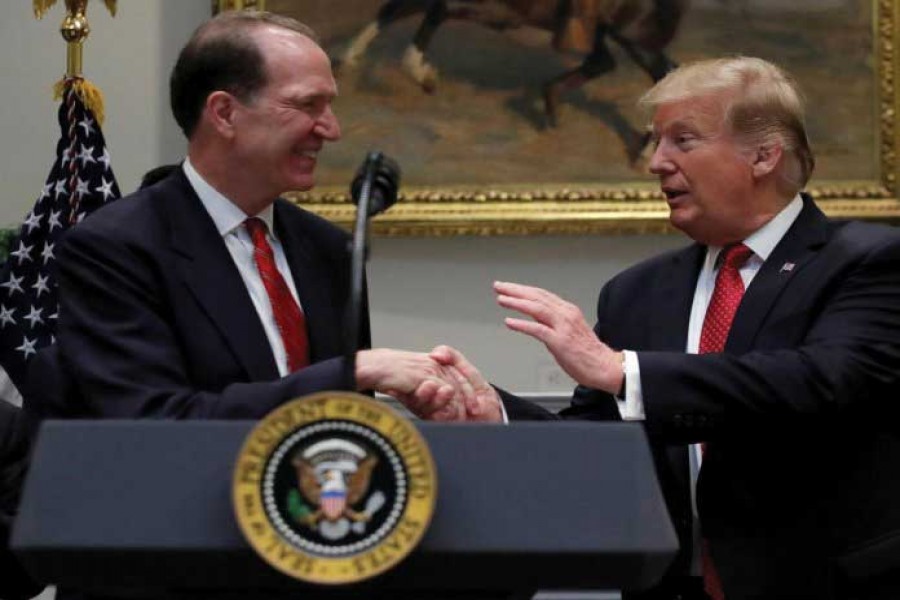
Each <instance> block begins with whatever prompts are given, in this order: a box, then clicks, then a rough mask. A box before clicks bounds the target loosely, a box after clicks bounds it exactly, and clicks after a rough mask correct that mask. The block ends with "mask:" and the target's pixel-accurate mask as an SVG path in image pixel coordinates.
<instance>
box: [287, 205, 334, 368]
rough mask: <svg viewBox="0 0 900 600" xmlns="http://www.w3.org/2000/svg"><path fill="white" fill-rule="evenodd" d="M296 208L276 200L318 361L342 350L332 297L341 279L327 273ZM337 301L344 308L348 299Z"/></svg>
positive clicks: (312, 352) (314, 358)
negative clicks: (334, 284) (335, 282)
mask: <svg viewBox="0 0 900 600" xmlns="http://www.w3.org/2000/svg"><path fill="white" fill-rule="evenodd" d="M293 210H294V208H293V207H291V206H288V205H286V203H285V202H284V201H282V200H278V201H276V202H275V229H276V231H277V233H278V238H279V239H280V240H281V245H282V247H283V248H284V254H285V257H286V258H287V261H288V265H289V266H290V268H291V275H292V276H293V278H294V286H295V287H296V289H297V296H299V298H300V304H301V305H302V307H303V314H304V316H305V317H306V327H307V332H308V334H309V349H310V360H311V361H312V362H315V361H317V360H320V359H321V358H322V357H323V356H332V355H335V354H337V353H338V352H339V351H340V326H339V325H338V326H336V324H335V319H334V317H333V314H334V311H335V306H333V303H334V300H335V299H332V294H331V289H332V285H331V279H332V278H333V277H337V278H339V277H340V275H339V274H334V273H330V272H328V271H327V269H326V268H325V263H323V261H322V260H321V259H320V258H317V251H316V248H315V246H314V244H313V242H312V241H311V239H310V238H309V237H308V235H307V234H308V233H310V232H308V231H305V227H304V225H303V224H302V223H300V222H298V221H297V219H292V218H291V217H292V216H293V215H291V214H290V213H291V211H293ZM339 264H341V263H339ZM336 300H338V301H340V302H341V303H342V304H341V306H340V309H342V308H343V306H344V305H343V303H344V302H346V298H339V299H336ZM340 309H338V310H340ZM339 314H341V313H339ZM341 322H343V320H342V319H341Z"/></svg>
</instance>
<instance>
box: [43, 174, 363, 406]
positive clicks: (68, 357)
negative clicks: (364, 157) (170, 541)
mask: <svg viewBox="0 0 900 600" xmlns="http://www.w3.org/2000/svg"><path fill="white" fill-rule="evenodd" d="M274 210H275V229H276V233H277V235H278V237H279V239H280V240H281V242H282V245H283V247H284V251H285V254H286V256H287V261H288V264H289V265H290V268H291V272H292V274H293V277H294V281H295V282H296V283H297V292H298V295H299V297H300V302H301V304H302V307H303V310H304V312H305V315H306V321H307V326H308V331H309V342H310V358H311V363H312V364H311V365H310V366H309V367H306V368H304V369H301V370H300V371H296V372H294V373H291V374H289V375H288V376H286V377H279V375H278V370H277V367H276V364H275V360H274V358H273V355H272V351H271V349H270V347H269V344H268V341H267V339H266V336H265V333H264V331H263V328H262V325H261V323H260V320H259V317H258V315H257V312H256V310H255V309H254V307H253V303H252V301H251V299H250V296H249V294H248V292H247V290H246V287H245V285H244V283H243V280H242V279H241V276H240V274H239V272H238V270H237V267H236V266H235V264H234V261H233V260H232V258H231V255H230V254H229V252H228V249H227V248H226V246H225V244H224V242H223V240H222V238H221V236H220V235H219V233H218V232H217V231H216V228H215V225H214V223H213V221H212V218H211V217H210V216H209V214H208V213H207V212H206V210H205V208H204V207H203V205H202V204H201V202H200V199H199V198H198V197H197V195H196V193H195V192H194V190H193V188H192V187H191V186H190V184H189V182H188V181H187V179H186V177H185V176H184V173H183V172H182V170H181V169H178V170H177V171H176V172H175V173H174V174H172V175H171V176H169V177H167V178H166V179H164V180H163V181H161V182H160V183H158V184H156V185H154V186H151V187H149V188H146V189H143V190H140V191H138V192H136V193H135V194H132V195H131V196H128V197H126V198H123V199H121V200H119V201H117V202H114V203H112V204H110V205H109V206H106V207H104V208H103V209H101V210H99V211H97V212H96V213H94V214H93V215H91V216H90V217H88V218H87V219H86V220H85V221H84V222H83V223H80V224H79V225H78V227H75V228H73V229H72V230H71V231H70V232H69V233H68V234H67V237H66V238H65V242H64V244H63V246H62V248H61V249H60V250H59V252H58V261H59V282H60V313H59V314H60V316H59V329H58V355H59V356H58V361H59V362H60V363H61V365H62V368H63V370H64V372H65V373H66V375H67V378H68V379H70V380H71V381H72V382H73V383H74V387H75V388H76V392H77V393H76V394H74V395H73V394H70V395H69V396H68V397H67V398H66V401H65V405H64V406H62V407H57V410H51V411H47V410H44V411H38V412H43V413H44V414H45V415H46V414H47V413H48V412H49V413H51V414H53V413H55V414H54V416H62V415H60V414H59V413H60V412H61V413H63V415H67V416H77V417H90V418H98V417H113V418H144V417H148V418H203V419H254V418H259V417H261V416H263V415H265V414H266V413H267V412H269V411H270V410H272V409H274V408H275V407H277V406H278V405H280V404H281V403H283V402H285V401H287V400H290V399H292V398H296V397H298V396H302V395H304V394H309V393H311V392H317V391H322V390H328V389H341V388H342V387H343V386H344V382H343V381H342V379H341V376H342V374H341V371H342V365H343V359H342V358H341V355H342V336H343V322H344V311H345V305H346V302H347V298H348V294H349V273H350V265H349V253H348V249H347V242H348V236H347V235H346V233H345V232H343V231H341V230H340V229H338V228H337V227H335V226H334V225H332V224H330V223H328V222H327V221H325V220H323V219H321V218H319V217H317V216H315V215H312V214H310V213H309V212H306V211H304V210H302V209H299V208H298V207H296V206H294V205H292V204H290V203H288V202H287V201H285V200H281V199H279V200H277V201H276V202H275V206H274ZM361 338H362V339H361V345H362V346H365V347H367V346H368V345H369V321H368V311H367V307H364V316H363V319H362V335H361ZM33 373H34V374H35V375H37V376H39V377H40V376H44V375H45V373H46V372H42V371H41V370H40V369H33ZM76 398H77V399H76ZM51 402H52V400H51ZM60 408H61V410H59V409H60Z"/></svg>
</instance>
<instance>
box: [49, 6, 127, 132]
mask: <svg viewBox="0 0 900 600" xmlns="http://www.w3.org/2000/svg"><path fill="white" fill-rule="evenodd" d="M116 1H117V0H104V4H106V8H107V10H109V14H111V15H112V16H114V17H115V16H116ZM54 4H56V0H33V5H34V16H35V17H36V18H38V19H41V18H43V16H44V15H45V14H47V11H48V10H50V8H52V7H53V5H54ZM65 4H66V17H65V18H64V19H63V22H62V26H61V27H60V33H61V34H62V36H63V39H64V40H66V51H67V53H66V75H65V77H64V78H63V79H62V80H61V81H59V82H57V83H56V85H55V86H54V90H53V91H54V94H53V95H54V97H55V98H57V99H59V98H61V97H62V95H63V92H64V91H65V90H66V89H67V88H68V87H69V86H71V88H72V89H73V90H74V91H75V92H76V93H77V94H78V96H79V97H80V98H81V101H82V102H83V103H84V105H85V107H86V108H87V109H88V110H90V111H91V112H93V113H94V116H96V117H97V120H98V121H99V122H101V123H102V122H103V95H102V94H101V93H100V90H99V89H97V88H96V87H95V86H94V85H93V84H92V83H91V82H89V81H87V80H85V79H84V78H83V77H82V76H81V63H82V60H81V57H82V48H83V46H84V40H85V39H86V38H87V36H88V34H89V33H90V32H91V28H90V26H89V25H88V21H87V16H86V14H85V13H86V12H87V4H88V0H65Z"/></svg>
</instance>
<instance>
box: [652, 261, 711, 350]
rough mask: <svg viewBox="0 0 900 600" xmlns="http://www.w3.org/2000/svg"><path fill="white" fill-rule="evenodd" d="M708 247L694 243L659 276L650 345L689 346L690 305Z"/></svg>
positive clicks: (654, 298)
mask: <svg viewBox="0 0 900 600" xmlns="http://www.w3.org/2000/svg"><path fill="white" fill-rule="evenodd" d="M704 253H705V248H704V247H703V246H701V245H700V244H693V245H692V246H689V247H688V248H685V249H684V250H682V251H681V252H678V253H676V254H675V255H674V256H673V257H672V260H671V262H670V264H668V265H664V267H663V269H661V274H660V275H659V276H658V277H657V281H656V285H655V287H654V292H653V294H652V295H651V296H650V299H651V302H653V307H654V308H653V313H652V314H653V317H652V320H653V327H651V328H650V334H649V335H650V339H649V345H648V348H653V349H654V350H668V351H675V352H684V351H685V348H686V347H687V335H688V325H689V323H690V318H691V305H692V304H693V302H694V291H695V289H696V287H697V276H698V275H699V273H700V267H701V264H702V262H703V257H704Z"/></svg>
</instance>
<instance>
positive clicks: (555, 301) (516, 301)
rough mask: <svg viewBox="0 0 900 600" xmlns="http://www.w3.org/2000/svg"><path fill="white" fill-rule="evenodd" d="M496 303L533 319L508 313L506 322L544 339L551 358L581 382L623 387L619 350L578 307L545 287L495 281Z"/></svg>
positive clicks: (610, 388) (613, 390) (604, 387)
mask: <svg viewBox="0 0 900 600" xmlns="http://www.w3.org/2000/svg"><path fill="white" fill-rule="evenodd" d="M494 292H495V293H496V294H497V304H499V305H500V306H502V307H503V308H508V309H510V310H514V311H516V312H519V313H522V314H523V315H525V316H528V317H531V318H532V319H534V320H533V321H529V320H527V319H518V318H513V317H507V318H506V319H505V323H506V326H507V327H508V328H509V329H512V330H513V331H518V332H519V333H524V334H525V335H530V336H531V337H533V338H535V339H536V340H539V341H541V342H543V343H544V345H545V346H546V347H547V350H549V351H550V354H552V355H553V358H554V359H556V362H557V363H558V364H559V366H560V367H562V369H563V370H564V371H565V372H566V373H568V374H569V376H570V377H571V378H572V379H574V380H575V381H577V382H578V383H580V384H581V385H584V386H587V387H591V388H594V389H598V390H603V391H606V392H609V393H611V394H615V393H617V392H618V391H619V389H620V388H621V387H622V380H623V378H624V373H623V370H622V353H621V352H616V351H614V350H613V349H611V348H610V347H609V346H607V345H606V344H604V343H603V342H602V341H601V340H600V339H599V338H597V336H596V334H594V331H593V329H591V327H590V325H588V324H587V321H585V319H584V315H582V314H581V310H580V309H579V308H578V307H577V306H575V305H574V304H572V303H571V302H567V301H566V300H563V299H562V298H560V297H559V296H557V295H555V294H553V293H551V292H548V291H547V290H544V289H541V288H538V287H531V286H527V285H521V284H518V283H508V282H503V281H497V282H494Z"/></svg>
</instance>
